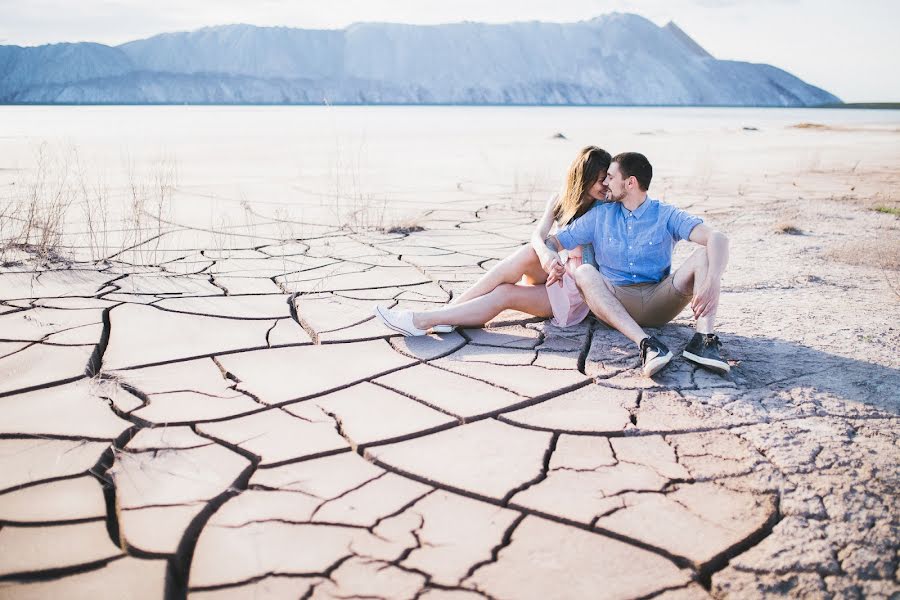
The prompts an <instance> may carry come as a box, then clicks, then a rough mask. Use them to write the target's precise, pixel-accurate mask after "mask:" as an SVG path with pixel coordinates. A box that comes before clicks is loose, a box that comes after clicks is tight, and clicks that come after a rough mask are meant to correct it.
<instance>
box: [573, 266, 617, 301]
mask: <svg viewBox="0 0 900 600" xmlns="http://www.w3.org/2000/svg"><path fill="white" fill-rule="evenodd" d="M574 277H575V284H576V285H577V286H578V289H579V290H581V293H582V294H584V293H586V292H594V293H600V294H602V293H604V292H609V293H612V290H611V289H610V287H609V285H608V283H607V281H606V278H605V277H603V275H601V274H600V271H598V270H597V267H595V266H594V265H591V264H588V263H584V264H583V265H580V266H579V267H578V268H577V269H575V273H574Z"/></svg>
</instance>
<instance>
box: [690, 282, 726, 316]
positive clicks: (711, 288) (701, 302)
mask: <svg viewBox="0 0 900 600" xmlns="http://www.w3.org/2000/svg"><path fill="white" fill-rule="evenodd" d="M720 285H721V284H720V282H719V280H718V279H715V280H712V281H711V280H709V279H707V280H706V281H704V282H703V284H701V286H700V290H699V291H698V292H697V293H696V294H694V298H693V299H692V300H691V310H692V311H694V318H695V319H699V318H700V317H705V316H706V315H708V314H710V313H712V312H713V311H715V310H716V308H717V307H718V306H719V291H720Z"/></svg>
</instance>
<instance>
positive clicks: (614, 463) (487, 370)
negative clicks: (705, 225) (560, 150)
mask: <svg viewBox="0 0 900 600" xmlns="http://www.w3.org/2000/svg"><path fill="white" fill-rule="evenodd" d="M823 135H824V134H823ZM897 182H898V173H897V172H896V170H893V171H887V172H884V171H882V172H880V173H879V172H876V173H863V174H860V173H851V172H832V171H827V172H826V171H821V172H810V173H804V174H802V175H799V174H798V173H796V172H793V171H790V170H787V171H785V172H782V173H772V174H770V176H769V177H767V178H766V179H765V180H762V179H758V180H753V181H751V182H750V183H747V184H742V185H743V187H742V191H741V194H740V196H735V195H734V193H733V191H732V190H731V188H729V187H728V186H729V185H730V182H729V181H723V182H716V181H712V182H708V183H707V184H706V187H705V188H704V189H703V190H702V193H701V192H698V191H696V190H694V189H693V188H692V187H691V182H689V181H686V180H679V179H670V180H667V181H666V183H665V186H666V187H665V189H667V191H668V193H669V194H670V195H671V196H672V197H677V198H679V199H681V200H680V202H679V203H680V205H681V206H683V207H684V208H688V209H689V210H691V211H692V212H695V213H696V214H698V215H700V216H703V217H705V218H706V219H707V221H708V222H709V223H711V224H712V225H714V226H716V227H718V228H720V229H722V230H723V231H725V232H726V233H727V234H728V235H729V237H730V239H731V243H732V259H731V264H730V266H729V269H728V272H727V274H726V279H725V281H724V294H723V299H722V303H721V309H720V313H721V332H720V335H721V337H722V339H723V342H724V349H725V352H726V353H727V356H728V357H729V359H730V362H731V364H732V373H731V375H730V376H729V377H728V378H720V377H718V376H715V375H711V374H710V373H708V372H705V371H702V370H696V369H695V368H694V367H692V366H691V365H690V364H689V363H687V362H685V361H683V360H682V359H680V358H678V359H676V360H675V361H674V362H673V363H672V364H671V365H670V366H669V367H668V368H667V369H666V370H664V371H663V372H661V373H660V374H659V375H658V376H657V377H656V378H654V379H652V380H650V379H644V378H642V377H640V376H639V374H638V371H637V369H636V367H637V364H638V353H637V351H636V349H635V348H633V347H632V346H631V345H630V344H629V343H628V342H627V340H626V339H625V338H624V337H622V336H621V335H619V334H618V333H616V332H614V331H611V330H610V329H609V328H608V327H606V326H605V325H603V324H600V323H598V322H596V321H594V320H590V319H589V320H588V321H586V322H585V323H584V324H582V325H579V326H577V327H573V328H569V329H558V328H555V327H553V326H552V325H551V324H549V323H548V322H546V321H543V320H540V319H534V318H530V317H528V315H523V314H519V313H514V312H510V311H508V312H506V313H503V314H501V315H500V316H498V318H497V319H495V320H494V321H493V322H492V323H490V324H489V325H488V327H486V328H485V329H473V330H462V331H458V332H454V333H450V334H446V335H432V336H428V337H422V338H402V337H398V336H396V335H394V334H393V333H392V332H391V331H389V330H386V329H384V328H383V327H381V326H380V325H379V324H378V322H376V321H375V320H373V319H372V317H371V308H372V307H373V306H374V305H375V304H378V303H380V304H383V305H386V306H400V307H406V308H412V307H433V306H439V305H441V304H443V303H446V302H448V301H449V300H450V299H451V297H452V294H453V293H458V292H459V291H460V290H462V289H464V288H465V287H466V286H467V285H469V284H470V283H471V282H473V281H474V280H475V279H476V278H477V277H478V276H479V275H480V274H481V273H483V272H484V270H485V269H488V268H490V266H491V265H492V264H494V262H495V261H496V260H497V259H500V258H502V257H504V256H506V255H507V254H509V253H510V252H511V251H512V250H514V249H515V248H517V247H518V246H519V245H520V244H521V243H522V241H523V240H526V239H527V238H528V235H529V234H530V231H531V227H532V225H533V223H534V220H535V218H536V217H537V213H536V212H535V210H536V209H537V208H539V206H537V205H531V206H528V207H524V208H523V207H521V206H513V204H515V202H516V198H514V197H513V198H512V201H513V203H512V204H511V203H510V200H509V198H505V197H501V195H500V194H498V193H497V192H494V191H492V190H491V189H489V188H488V187H486V186H485V187H483V188H478V186H475V185H474V184H473V185H468V184H467V185H466V186H461V187H460V190H461V191H460V192H459V193H458V195H457V196H455V197H453V202H452V203H450V202H448V203H445V204H442V205H436V206H430V207H428V208H427V210H426V212H425V213H424V216H423V217H422V219H421V220H420V222H419V224H420V225H421V227H423V228H424V231H419V232H413V233H396V234H386V233H374V232H371V231H364V230H355V231H354V230H351V229H348V228H346V227H339V226H338V225H337V224H329V223H327V222H323V220H316V221H304V220H303V218H302V217H300V216H292V217H290V219H292V224H293V225H294V226H296V227H295V230H294V232H292V235H283V234H284V232H285V230H284V221H285V217H284V215H275V214H267V213H266V211H265V209H264V208H260V209H255V214H256V215H257V217H258V220H257V221H255V222H254V223H253V224H248V225H245V226H238V227H231V228H229V230H228V232H227V236H225V237H218V238H216V237H215V235H216V231H215V230H210V229H208V228H204V227H202V226H201V225H200V224H198V223H192V222H190V220H189V219H185V220H183V221H179V220H178V218H176V217H173V220H172V221H171V222H167V223H166V224H165V228H164V230H163V232H162V234H161V236H160V237H159V238H156V239H155V240H153V241H152V242H147V246H146V247H147V248H148V250H147V252H146V253H144V252H141V251H140V250H141V247H140V246H138V247H136V248H132V249H131V251H129V252H123V253H120V254H118V255H116V256H113V257H112V258H110V260H108V261H107V262H105V263H102V264H101V265H100V266H95V265H94V264H92V263H90V262H88V261H83V262H79V261H75V262H74V263H69V264H59V265H55V266H53V265H51V266H50V267H41V268H35V267H33V266H28V265H20V266H18V267H16V266H12V267H7V268H4V269H3V270H2V271H0V597H2V598H23V599H24V598H53V597H65V598H82V597H84V598H98V597H104V598H167V599H181V598H186V597H190V598H196V599H198V600H202V599H206V598H282V597H283V598H288V597H291V598H297V597H302V598H391V599H393V598H420V599H426V600H437V599H445V598H446V599H460V600H464V599H469V598H472V599H475V598H498V599H500V598H536V599H546V598H597V597H604V598H605V597H609V598H665V599H668V600H674V599H687V598H707V597H709V596H713V597H734V598H748V597H767V596H771V595H785V596H803V597H869V598H890V597H897V594H900V586H898V573H900V571H898V543H897V540H898V515H900V509H898V503H897V490H898V465H900V442H898V432H900V418H898V414H900V413H898V409H900V393H898V392H900V370H898V369H900V359H898V356H900V355H898V350H900V345H898V341H900V336H898V323H897V320H896V315H897V308H898V296H897V292H896V289H897V288H898V282H900V279H898V273H897V271H894V270H890V269H884V268H879V267H878V266H876V265H874V264H861V265H855V266H854V265H848V264H844V263H838V262H835V261H834V260H833V259H832V258H831V257H830V256H829V254H828V252H827V251H828V248H830V247H832V246H834V245H836V244H839V243H841V242H842V241H843V239H844V236H845V235H846V232H847V227H848V223H847V221H846V219H844V218H840V219H839V218H835V215H836V214H844V215H846V208H845V207H846V202H847V201H848V200H847V199H846V197H843V196H841V195H842V194H843V195H846V194H847V193H848V192H847V190H848V189H849V187H850V186H853V187H854V190H855V191H854V193H855V194H856V195H857V196H860V197H865V195H866V194H873V193H875V192H876V191H877V190H880V189H881V190H883V189H890V188H892V187H893V189H896V185H897ZM716 186H719V188H718V189H717V188H716ZM798 195H799V197H800V198H801V199H802V201H798V199H797V198H798ZM838 197H841V198H842V199H838ZM786 202H791V203H792V205H791V206H792V210H793V211H794V213H793V218H794V219H795V221H796V222H797V223H799V224H801V226H802V227H803V229H804V230H806V233H805V235H797V236H791V235H783V234H775V233H773V229H772V227H773V223H774V221H775V220H777V219H778V218H780V217H779V212H778V211H780V210H782V207H783V205H784V204H785V203H786ZM850 217H851V218H852V221H853V226H855V227H861V228H864V230H865V231H868V232H872V231H875V232H876V233H877V236H876V238H875V239H876V241H879V243H884V244H887V245H888V248H890V246H891V245H896V244H897V243H898V221H897V218H896V217H895V216H892V215H889V214H880V213H875V212H871V211H865V210H863V209H859V208H855V209H853V210H852V213H851V215H850ZM298 231H300V232H302V233H297V232H298ZM160 240H162V244H160ZM150 244H152V251H150V250H149V248H150V247H151V246H150ZM682 246H683V245H681V246H679V249H680V252H679V253H678V255H677V257H676V261H675V262H676V265H677V264H678V262H679V261H680V260H681V259H683V257H684V256H685V254H686V251H687V250H688V249H687V248H684V247H682ZM894 248H896V246H894ZM691 332H692V331H691V328H690V320H689V319H688V316H687V314H686V313H684V314H682V316H681V317H679V319H677V320H676V321H675V322H674V323H673V324H671V325H669V326H667V327H665V328H662V329H660V330H659V331H658V332H655V333H657V335H659V336H660V337H661V339H663V341H664V342H665V343H666V344H667V345H669V346H670V347H671V348H673V349H678V348H681V347H683V345H684V344H685V343H686V342H687V340H688V338H689V337H690V335H691Z"/></svg>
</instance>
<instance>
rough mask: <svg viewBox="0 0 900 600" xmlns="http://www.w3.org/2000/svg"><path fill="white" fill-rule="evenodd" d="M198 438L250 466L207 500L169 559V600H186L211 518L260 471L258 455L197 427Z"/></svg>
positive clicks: (167, 584) (167, 594)
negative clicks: (192, 568)
mask: <svg viewBox="0 0 900 600" xmlns="http://www.w3.org/2000/svg"><path fill="white" fill-rule="evenodd" d="M192 429H193V431H194V433H195V434H196V435H199V436H200V437H205V438H207V439H209V440H212V441H213V442H215V443H217V444H220V445H222V446H224V447H225V448H227V449H228V450H231V451H232V452H234V453H235V454H238V455H240V456H243V457H244V458H246V459H247V460H248V461H250V464H249V465H247V466H246V467H245V468H244V469H243V470H242V471H241V473H240V474H239V475H238V476H237V478H236V479H235V480H234V481H233V482H232V483H231V485H229V486H228V488H226V489H225V491H223V492H222V493H220V494H219V495H218V496H215V497H214V498H212V499H210V500H208V501H207V503H206V506H205V507H204V508H203V509H202V510H201V511H200V512H198V513H197V515H196V516H194V518H193V519H191V522H190V523H189V524H188V526H187V527H186V528H185V530H184V534H183V535H182V537H181V541H180V542H179V543H178V547H177V548H176V550H175V555H174V556H173V557H172V559H170V560H169V563H168V568H167V570H166V571H167V574H166V588H165V597H166V600H186V598H187V593H188V582H189V578H190V572H191V563H192V562H193V559H194V550H195V549H196V547H197V542H198V541H199V539H200V535H201V533H202V532H203V529H204V528H205V527H206V524H207V523H208V522H209V520H210V518H212V516H213V515H214V514H215V513H216V512H217V511H218V510H219V508H221V507H222V505H223V504H225V503H226V502H227V501H228V500H230V499H231V498H233V497H234V496H236V495H238V494H240V493H241V492H242V491H243V490H245V489H247V486H248V484H249V482H250V478H251V477H252V476H253V473H255V472H256V469H257V467H258V466H259V462H260V458H259V457H258V456H256V455H255V454H253V453H251V452H248V451H247V450H244V449H243V448H240V447H238V446H234V445H233V444H228V443H227V442H223V441H222V440H219V439H216V438H214V437H212V436H209V435H207V434H205V433H203V432H201V431H198V430H197V428H196V427H194V428H192Z"/></svg>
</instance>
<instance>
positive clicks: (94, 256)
mask: <svg viewBox="0 0 900 600" xmlns="http://www.w3.org/2000/svg"><path fill="white" fill-rule="evenodd" d="M128 168H129V171H128V175H129V186H128V194H129V195H130V202H129V206H128V207H127V208H128V210H126V211H125V215H124V217H122V222H121V223H119V222H113V219H112V217H111V215H112V213H113V210H112V208H111V198H112V197H113V193H112V192H111V190H110V187H109V185H108V184H107V183H106V177H105V173H104V172H103V171H102V170H97V169H94V170H92V169H88V168H87V166H86V163H85V162H84V161H83V160H82V157H81V156H80V154H79V151H78V148H76V147H74V146H72V147H51V146H50V145H49V144H48V143H46V142H43V143H41V144H40V145H39V146H38V147H37V149H36V151H35V159H34V163H33V167H32V168H30V169H28V170H26V171H24V172H23V176H22V179H21V180H19V181H17V182H16V186H15V189H16V192H15V193H14V194H13V195H11V196H10V197H8V198H6V199H3V200H0V264H6V263H7V262H8V261H7V257H8V255H10V254H12V253H15V254H16V256H17V257H23V256H24V257H26V258H27V259H28V262H32V261H33V262H34V265H35V266H38V265H44V264H47V263H50V262H67V261H69V260H71V259H72V258H73V256H74V255H75V251H76V250H79V249H80V250H85V249H86V250H87V251H88V252H89V254H90V258H91V260H92V261H94V262H99V261H101V260H105V259H108V258H109V257H111V256H115V255H117V254H120V253H121V252H123V251H124V250H125V249H127V248H135V250H134V252H140V254H141V260H143V253H144V251H145V248H144V244H143V242H144V241H146V239H147V238H148V237H149V236H148V226H147V222H146V219H150V220H152V221H155V233H156V239H157V240H158V239H159V236H160V234H161V233H162V227H163V223H164V220H165V217H166V215H167V213H168V209H169V206H170V202H171V197H172V194H173V193H174V191H175V187H176V180H177V168H176V163H175V161H174V159H172V158H168V157H167V158H163V159H161V160H159V161H158V162H157V163H156V164H154V165H153V166H152V168H151V170H150V172H149V174H148V175H147V176H146V177H138V176H136V175H135V173H134V170H133V167H132V166H131V165H129V166H128ZM90 171H93V172H94V175H89V172H90ZM73 205H75V206H79V205H80V210H81V219H80V222H79V223H78V228H77V231H73V230H72V228H71V227H67V225H68V226H70V225H71V223H67V217H68V215H69V213H70V209H72V208H73ZM148 207H150V208H152V212H148V210H147V209H148ZM82 229H83V230H82ZM114 233H119V234H121V237H120V240H119V241H120V246H119V247H118V249H117V250H115V249H113V248H112V247H111V246H113V243H112V242H111V240H110V237H111V234H114ZM78 246H81V247H80V248H79V247H78ZM158 247H159V242H158V241H157V243H156V247H155V248H154V249H153V252H154V260H155V253H156V250H158Z"/></svg>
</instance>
